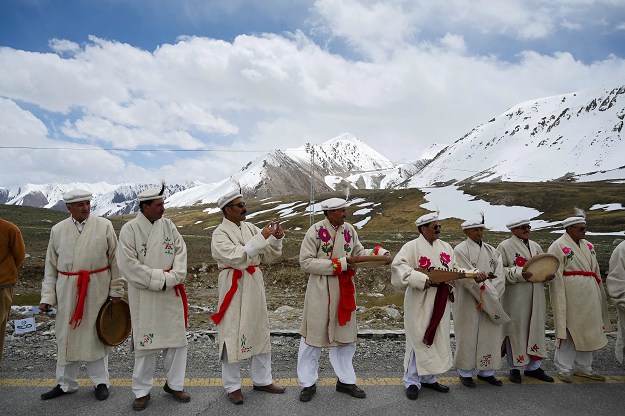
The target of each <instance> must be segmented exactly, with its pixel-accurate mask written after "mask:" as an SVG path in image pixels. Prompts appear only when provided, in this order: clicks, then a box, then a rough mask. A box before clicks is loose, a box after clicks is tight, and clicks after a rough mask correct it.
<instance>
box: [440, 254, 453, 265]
mask: <svg viewBox="0 0 625 416" xmlns="http://www.w3.org/2000/svg"><path fill="white" fill-rule="evenodd" d="M440 260H441V264H442V265H443V266H445V267H449V262H450V261H451V256H450V255H449V254H447V253H441V259H440Z"/></svg>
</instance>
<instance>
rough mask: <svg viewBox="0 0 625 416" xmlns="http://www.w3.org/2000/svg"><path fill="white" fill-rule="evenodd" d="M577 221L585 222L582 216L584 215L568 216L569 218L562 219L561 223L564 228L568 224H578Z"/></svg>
mask: <svg viewBox="0 0 625 416" xmlns="http://www.w3.org/2000/svg"><path fill="white" fill-rule="evenodd" d="M579 223H583V224H586V218H584V217H569V218H567V219H565V220H564V221H562V225H563V226H564V228H566V227H568V226H569V225H575V224H579Z"/></svg>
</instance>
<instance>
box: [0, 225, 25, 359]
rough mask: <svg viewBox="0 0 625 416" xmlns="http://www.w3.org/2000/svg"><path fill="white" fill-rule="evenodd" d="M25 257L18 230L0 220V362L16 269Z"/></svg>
mask: <svg viewBox="0 0 625 416" xmlns="http://www.w3.org/2000/svg"><path fill="white" fill-rule="evenodd" d="M25 257H26V247H25V246H24V239H23V238H22V233H21V232H20V229H19V228H17V226H16V225H15V224H12V223H10V222H8V221H5V220H3V219H2V218H0V361H2V350H3V349H4V335H5V333H6V327H7V321H8V320H9V314H10V313H11V303H12V302H13V286H15V284H16V283H17V269H19V268H20V266H21V265H22V262H23V261H24V258H25Z"/></svg>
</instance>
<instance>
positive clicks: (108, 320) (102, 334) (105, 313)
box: [96, 298, 132, 346]
mask: <svg viewBox="0 0 625 416" xmlns="http://www.w3.org/2000/svg"><path fill="white" fill-rule="evenodd" d="M96 330H97V332H98V338H100V341H102V342H103V343H104V344H105V345H110V346H116V345H119V344H121V343H122V342H124V340H125V339H126V338H128V335H130V331H131V330H132V326H131V324H130V307H129V306H128V303H127V302H126V301H125V300H123V299H122V300H121V302H118V303H113V301H112V300H111V299H110V298H109V299H108V300H107V301H106V302H105V303H104V305H102V307H101V308H100V312H98V319H97V321H96Z"/></svg>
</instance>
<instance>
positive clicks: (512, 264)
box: [497, 218, 555, 384]
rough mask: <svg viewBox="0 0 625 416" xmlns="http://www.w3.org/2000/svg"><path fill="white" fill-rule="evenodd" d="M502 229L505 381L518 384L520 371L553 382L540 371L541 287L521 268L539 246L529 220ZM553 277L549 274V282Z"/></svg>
mask: <svg viewBox="0 0 625 416" xmlns="http://www.w3.org/2000/svg"><path fill="white" fill-rule="evenodd" d="M506 227H507V228H508V229H509V230H510V231H511V232H512V234H513V235H512V237H510V238H509V239H507V240H504V241H502V242H501V244H499V246H498V247H497V251H499V252H500V253H501V256H502V260H503V267H504V274H505V276H506V289H505V291H504V294H503V296H502V298H501V304H502V306H503V308H504V310H505V311H506V313H507V314H508V316H509V317H510V322H509V323H507V324H506V325H505V326H504V328H503V330H504V334H503V337H504V338H503V341H504V349H505V352H506V355H507V364H508V369H509V370H510V375H509V377H508V378H509V379H510V381H512V382H513V383H517V384H518V383H521V382H522V379H521V370H522V369H525V371H524V375H525V376H526V377H533V378H537V379H539V380H542V381H546V382H549V383H551V382H553V378H552V377H550V376H548V375H547V374H545V372H544V370H543V369H542V368H540V365H541V363H542V360H543V359H544V358H547V356H548V355H547V346H546V344H545V318H546V310H547V309H546V308H547V306H546V304H547V302H546V298H545V290H544V284H543V283H542V282H540V283H532V282H530V281H529V280H528V279H529V278H530V277H532V273H530V272H524V271H523V266H524V265H525V263H527V261H528V260H529V259H531V258H532V257H534V256H535V255H537V254H540V253H542V252H543V249H542V248H541V247H540V245H539V244H538V243H537V242H535V241H532V240H530V239H529V237H530V230H531V226H530V220H529V219H527V218H515V219H513V220H510V221H509V222H508V223H507V224H506ZM554 277H555V275H550V276H548V277H547V280H551V279H553V278H554Z"/></svg>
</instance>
